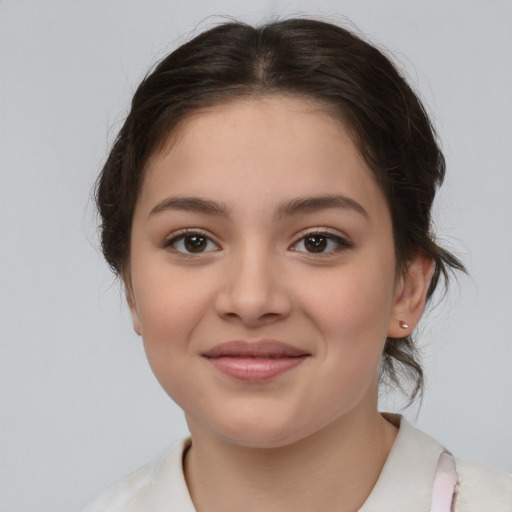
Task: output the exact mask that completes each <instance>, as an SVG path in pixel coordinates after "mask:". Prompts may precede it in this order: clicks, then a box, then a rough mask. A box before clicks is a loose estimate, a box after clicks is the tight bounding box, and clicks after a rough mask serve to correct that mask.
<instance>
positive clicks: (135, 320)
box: [125, 283, 142, 336]
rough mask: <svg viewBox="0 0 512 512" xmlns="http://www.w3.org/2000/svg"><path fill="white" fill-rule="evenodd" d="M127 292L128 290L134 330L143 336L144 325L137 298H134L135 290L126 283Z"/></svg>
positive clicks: (127, 300) (127, 295)
mask: <svg viewBox="0 0 512 512" xmlns="http://www.w3.org/2000/svg"><path fill="white" fill-rule="evenodd" d="M125 292H126V302H127V303H128V307H129V308H130V313H131V315H132V324H133V330H134V331H135V332H136V333H137V334H138V335H139V336H142V325H141V323H140V318H139V313H138V312H137V306H136V305H135V300H134V298H133V291H132V290H131V287H130V286H128V284H126V283H125Z"/></svg>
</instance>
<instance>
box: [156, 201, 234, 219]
mask: <svg viewBox="0 0 512 512" xmlns="http://www.w3.org/2000/svg"><path fill="white" fill-rule="evenodd" d="M166 210H184V211H188V212H195V213H204V214H206V215H216V216H222V217H229V208H228V207H227V206H226V205H225V204H222V203H216V202H215V201H210V200H209V199H203V198H201V197H168V198H167V199H164V200H163V201H161V202H160V203H158V204H157V205H156V206H155V207H154V208H153V209H152V210H151V212H150V213H149V215H150V216H151V215H153V214H155V213H158V212H162V211H166Z"/></svg>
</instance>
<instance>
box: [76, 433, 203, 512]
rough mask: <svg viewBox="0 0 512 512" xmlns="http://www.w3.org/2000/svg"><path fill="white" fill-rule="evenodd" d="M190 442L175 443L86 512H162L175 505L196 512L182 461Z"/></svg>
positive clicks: (123, 479)
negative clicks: (161, 511)
mask: <svg viewBox="0 0 512 512" xmlns="http://www.w3.org/2000/svg"><path fill="white" fill-rule="evenodd" d="M188 446H190V440H189V439H183V440H181V441H180V442H178V443H176V444H175V445H174V446H173V447H172V448H171V449H170V450H168V451H167V452H166V453H164V454H163V455H162V456H161V457H159V458H158V459H156V460H154V461H153V462H150V463H149V464H146V465H145V466H142V467H141V468H139V469H137V470H136V471H134V472H133V473H130V474H129V475H127V476H125V477H124V478H122V479H121V480H118V481H117V482H115V483H114V484H113V485H111V486H110V487H108V488H107V489H106V490H105V491H103V492H102V493H101V494H100V495H99V496H98V497H97V498H96V499H95V500H94V501H93V502H92V503H91V504H90V505H88V506H87V507H86V508H85V509H84V510H83V512H153V511H155V512H157V511H158V512H159V511H160V510H163V508H162V507H165V504H167V506H168V504H169V503H173V504H175V505H176V506H177V507H178V508H177V510H180V512H181V511H182V510H183V511H184V512H185V511H188V510H189V509H190V510H191V511H192V512H193V511H194V509H193V508H190V507H192V504H191V501H190V496H189V494H188V491H187V486H186V483H185V480H184V476H183V470H182V457H183V453H184V450H186V449H187V448H188Z"/></svg>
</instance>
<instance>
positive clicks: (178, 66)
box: [96, 19, 464, 399]
mask: <svg viewBox="0 0 512 512" xmlns="http://www.w3.org/2000/svg"><path fill="white" fill-rule="evenodd" d="M272 94H286V95H294V96H299V97H303V98H305V99H308V100H314V101H316V102H318V103H320V104H322V105H323V106H324V107H325V108H326V111H327V112H329V114H330V115H332V116H333V117H335V118H337V119H339V120H340V121H341V122H342V123H343V124H344V125H345V126H346V127H347V128H348V129H349V130H350V132H351V134H352V136H353V138H354V141H355V143H356V144H357V145H358V147H359V150H360V151H361V153H362V155H363V156H364V158H365V160H366V161H367V163H368V164H369V166H370V167H371V169H372V170H373V172H374V174H375V177H376V179H377V181H378V183H379V185H380V186H381V188H382V190H383V192H384V194H385V196H386V198H387V201H388V205H389V208H390V212H391V217H392V221H393V229H394V243H395V252H396V259H397V266H398V269H399V270H400V271H402V272H403V271H404V270H405V269H406V268H407V263H408V261H410V260H411V258H412V257H413V256H414V255H415V254H417V252H418V251H423V252H424V253H425V254H426V255H427V256H428V257H430V258H432V260H433V261H434V263H435V271H434V276H433V279H432V281H431V284H430V288H429V291H428V296H427V298H430V297H431V296H432V293H433V292H434V290H435V289H436V287H437V285H438V283H439V281H440V278H441V277H444V279H445V280H446V279H447V278H448V272H449V270H450V269H458V270H463V269H464V267H463V265H462V263H461V262H460V261H459V260H458V259H457V258H455V257H454V256H453V255H451V254H450V253H449V252H447V251H446V250H444V249H442V248H441V247H439V246H438V245H437V244H436V243H435V241H434V237H433V234H432V232H431V207H432V202H433V200H434V196H435V192H436V190H437V188H438V187H439V186H440V184H441V183H442V181H443V178H444V174H445V161H444V158H443V155H442V153H441V151H440V149H439V146H438V144H437V142H436V136H435V132H434V129H433V127H432V125H431V123H430V120H429V118H428V116H427V114H426V112H425V109H424V108H423V105H422V103H421V101H420V100H419V99H418V97H417V96H416V94H415V93H414V92H413V91H412V90H411V88H410V87H409V85H408V84H407V83H406V81H405V80H404V79H403V77H402V76H401V75H400V73H399V72H398V71H397V69H396V68H395V67H394V66H393V64H392V63H391V62H390V60H389V59H388V58H387V57H385V56H384V55H383V53H382V52H380V51H379V50H378V49H376V48H375V47H374V46H372V45H370V44H368V43H367V42H365V41H363V40H362V39H360V38H359V37H357V36H355V35H354V34H352V33H351V32H349V31H347V30H345V29H343V28H341V27H338V26H335V25H332V24H330V23H325V22H320V21H313V20H308V19H289V20H284V21H277V22H274V23H270V24H267V25H264V26H261V27H252V26H249V25H246V24H243V23H237V22H230V23H225V24H222V25H220V26H217V27H215V28H213V29H210V30H208V31H206V32H203V33H202V34H200V35H199V36H197V37H195V38H194V39H192V40H191V41H189V42H188V43H186V44H184V45H183V46H181V47H179V48H178V49H177V50H175V51H174V52H173V53H171V54H170V55H168V56H167V57H166V58H164V59H163V60H162V61H161V62H160V63H159V64H158V65H157V66H156V68H155V69H154V70H153V71H152V72H151V73H150V74H149V75H147V76H146V78H145V79H144V80H143V81H142V83H141V84H140V85H139V87H138V88H137V91H136V92H135V95H134V97H133V101H132V105H131V110H130V112H129V114H128V117H127V119H126V121H125V123H124V125H123V127H122V128H121V130H120V132H119V135H118V137H117V139H116V141H115V143H114V145H113V148H112V150H111V152H110V155H109V157H108V159H107V162H106V164H105V166H104V167H103V170H102V171H101V174H100V176H99V178H98V182H97V188H96V200H97V206H98V209H99V212H100V215H101V220H102V223H101V241H102V248H103V253H104V255H105V258H106V260H107V262H108V263H109V265H110V266H111V267H112V269H113V270H114V272H115V273H116V274H121V275H122V274H123V272H124V271H125V270H126V268H127V265H128V262H129V256H130V230H131V224H132V217H133V212H134V208H135V203H136V200H137V196H138V193H139V189H140V187H141V183H142V179H143V176H144V168H145V165H146V163H147V161H148V158H149V157H150V156H151V155H152V154H153V153H154V152H155V151H156V150H157V149H158V148H159V147H161V146H162V144H164V143H165V142H166V141H167V140H168V137H169V134H170V133H171V132H172V131H173V129H175V128H176V127H177V125H178V124H179V123H180V122H181V121H183V120H184V119H185V118H186V117H187V116H189V115H191V114H193V113H196V112H198V111H200V110H201V109H203V108H206V107H210V106H212V105H216V104H222V103H227V102H231V101H233V100H236V99H240V98H246V97H251V96H255V97H258V96H263V95H272ZM404 374H405V376H406V377H407V378H408V379H409V380H410V381H411V382H412V383H413V388H412V392H411V394H410V396H411V399H412V398H414V397H415V396H416V394H417V393H418V392H419V391H421V389H422V385H423V371H422V368H421V365H420V363H419V361H418V358H417V351H416V348H415V345H414V343H413V340H412V339H411V337H409V336H408V337H404V338H399V339H394V338H388V340H387V342H386V345H385V349H384V354H383V360H382V377H383V378H384V379H385V380H387V381H388V382H389V381H391V382H393V383H395V384H397V385H398V386H400V384H401V381H400V379H399V376H400V375H404Z"/></svg>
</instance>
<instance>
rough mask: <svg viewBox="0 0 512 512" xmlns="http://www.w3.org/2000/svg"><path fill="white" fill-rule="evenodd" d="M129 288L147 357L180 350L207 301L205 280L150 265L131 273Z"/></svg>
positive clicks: (209, 295)
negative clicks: (135, 300) (134, 302)
mask: <svg viewBox="0 0 512 512" xmlns="http://www.w3.org/2000/svg"><path fill="white" fill-rule="evenodd" d="M133 288H134V293H135V297H136V299H137V311H138V314H139V319H140V322H141V326H142V337H143V340H144V345H145V347H146V351H147V353H148V358H150V359H153V358H158V357H160V356H162V357H163V356H165V354H170V353H172V352H173V351H175V350H178V349H179V350H183V347H184V346H187V345H188V342H189V340H190V338H191V335H192V333H193V331H194V329H195V327H196V326H197V324H198V323H199V322H200V319H201V318H202V317H203V316H204V314H205V312H206V309H207V308H208V305H209V303H210V301H211V290H209V287H208V280H204V279H202V277H201V276H200V275H197V273H196V274H194V273H193V272H187V271H175V270H174V271H172V269H170V268H169V266H168V265H162V266H159V265H158V264H154V265H148V266H146V268H145V269H144V271H143V272H141V273H139V274H137V273H135V274H134V275H133ZM150 362H151V360H150Z"/></svg>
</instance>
